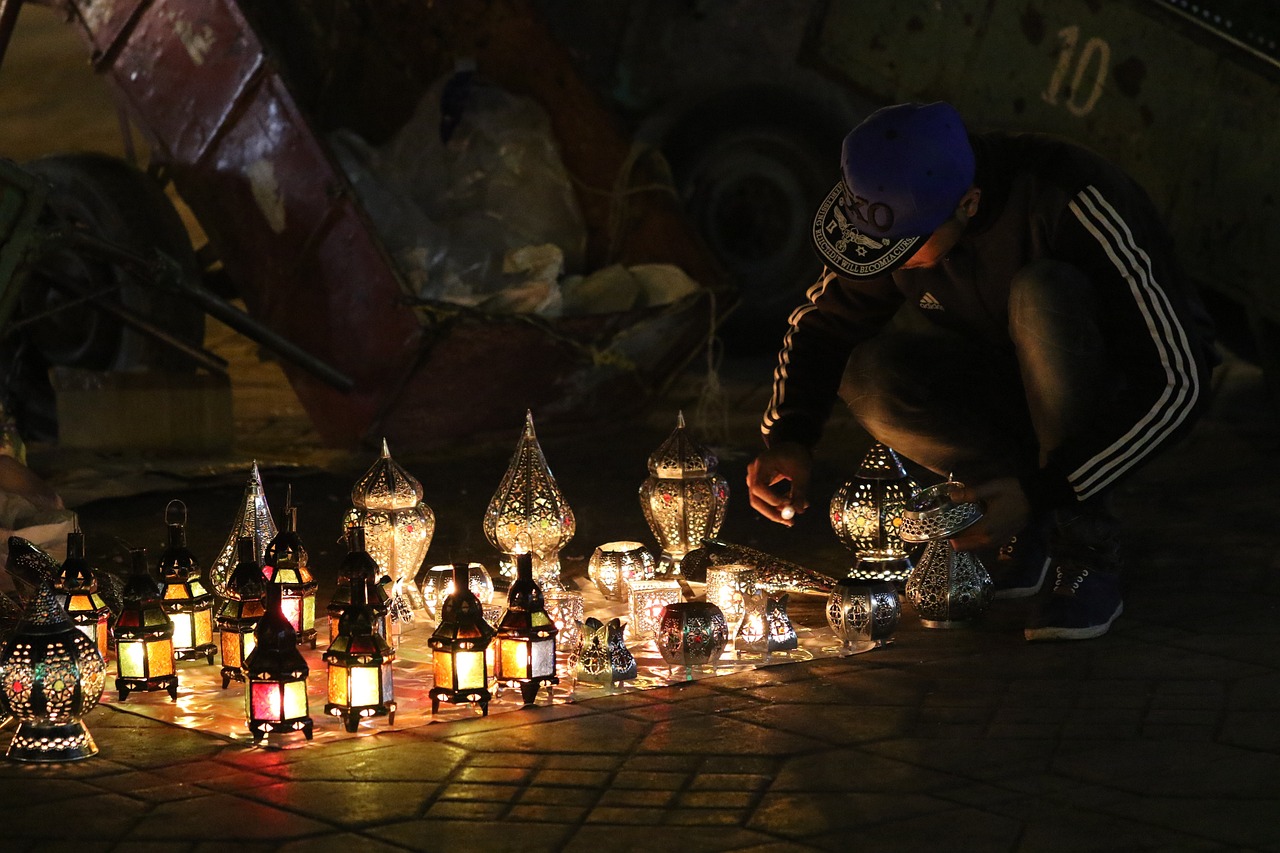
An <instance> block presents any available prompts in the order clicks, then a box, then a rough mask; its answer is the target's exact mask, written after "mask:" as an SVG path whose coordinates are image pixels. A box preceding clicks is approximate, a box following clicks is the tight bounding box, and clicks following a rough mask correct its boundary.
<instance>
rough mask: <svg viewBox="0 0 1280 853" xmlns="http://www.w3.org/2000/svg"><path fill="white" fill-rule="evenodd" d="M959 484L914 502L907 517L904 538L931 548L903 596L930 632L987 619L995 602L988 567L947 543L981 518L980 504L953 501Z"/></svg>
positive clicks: (947, 484)
mask: <svg viewBox="0 0 1280 853" xmlns="http://www.w3.org/2000/svg"><path fill="white" fill-rule="evenodd" d="M959 486H960V484H959V483H956V482H954V481H951V480H948V481H947V482H945V483H939V484H938V485H936V486H931V487H930V488H927V489H924V490H923V491H920V492H917V493H916V494H915V495H914V496H912V498H911V500H910V501H909V502H908V503H907V508H906V510H905V512H904V513H903V530H902V538H903V539H904V540H905V541H907V542H924V541H928V542H929V545H928V546H927V547H926V548H925V550H924V553H923V554H922V555H921V556H920V561H919V563H917V565H916V567H915V569H914V570H913V571H912V572H911V577H910V579H908V580H907V586H906V589H904V590H903V593H904V594H905V596H906V598H907V600H908V601H910V602H911V605H912V607H914V608H915V611H916V613H917V614H918V615H919V616H920V621H921V623H922V624H923V625H924V626H925V627H926V628H951V627H955V626H957V625H963V624H966V623H968V622H969V621H970V620H972V619H974V618H976V617H978V616H980V615H982V613H984V612H985V611H986V609H987V608H988V607H990V606H991V601H992V599H993V598H995V588H994V585H993V584H992V581H991V575H990V574H989V573H988V572H987V568H986V566H984V565H983V564H982V561H981V560H979V559H978V558H977V557H976V556H975V555H973V554H971V553H969V552H968V551H957V550H956V549H955V548H952V547H951V543H950V542H949V541H948V540H949V539H950V538H951V537H953V536H955V535H956V534H957V533H959V532H960V531H961V530H964V529H965V528H966V527H968V526H969V525H971V524H973V523H974V522H976V521H977V520H978V519H980V518H982V510H981V508H980V507H979V506H978V505H977V504H975V503H960V502H957V501H956V500H954V499H953V498H952V497H951V493H952V491H953V490H954V489H956V488H958V487H959Z"/></svg>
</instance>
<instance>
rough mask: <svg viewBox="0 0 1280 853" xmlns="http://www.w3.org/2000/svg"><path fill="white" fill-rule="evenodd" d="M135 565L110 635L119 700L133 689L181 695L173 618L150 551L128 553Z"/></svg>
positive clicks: (123, 698)
mask: <svg viewBox="0 0 1280 853" xmlns="http://www.w3.org/2000/svg"><path fill="white" fill-rule="evenodd" d="M129 557H130V560H131V561H132V568H131V570H130V573H129V577H128V579H127V580H126V582H125V586H124V603H123V606H122V607H121V608H120V615H119V616H117V617H116V624H115V625H114V626H113V627H112V628H111V635H112V636H113V637H114V638H115V641H116V690H118V691H119V692H120V701H122V702H123V701H124V700H125V698H126V697H127V696H128V695H129V694H130V693H132V692H133V691H139V692H150V691H154V690H166V691H168V693H169V698H171V699H177V698H178V676H177V674H176V672H175V671H174V663H173V620H172V619H170V618H169V614H168V613H166V612H165V609H164V604H163V603H162V601H161V598H160V586H159V584H157V583H156V581H155V578H153V577H152V576H151V572H150V571H148V569H147V552H146V550H144V549H142V548H135V549H133V550H131V551H130V552H129Z"/></svg>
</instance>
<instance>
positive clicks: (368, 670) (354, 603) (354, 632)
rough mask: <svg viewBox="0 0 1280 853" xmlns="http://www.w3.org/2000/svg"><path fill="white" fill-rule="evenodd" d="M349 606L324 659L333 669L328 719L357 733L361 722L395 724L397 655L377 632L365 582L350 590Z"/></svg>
mask: <svg viewBox="0 0 1280 853" xmlns="http://www.w3.org/2000/svg"><path fill="white" fill-rule="evenodd" d="M348 596H349V598H350V602H349V604H348V605H347V607H346V608H345V609H344V610H343V611H342V616H341V617H340V619H339V622H340V624H339V625H338V636H336V637H334V639H333V642H331V643H330V644H329V650H328V651H326V652H325V653H324V662H325V663H326V664H328V666H329V701H328V702H327V703H326V704H325V706H324V711H325V713H326V714H332V715H333V716H335V717H341V718H342V721H343V723H344V724H345V727H346V730H347V731H349V732H354V731H355V730H356V729H357V728H358V727H359V725H360V721H361V720H364V719H369V718H371V717H376V716H383V715H385V716H386V717H387V722H389V723H393V724H394V723H395V721H396V702H395V679H394V675H393V673H392V669H391V663H392V661H394V660H395V657H396V654H395V652H394V651H393V650H392V649H391V646H390V644H389V643H387V641H386V639H385V638H384V637H383V636H382V635H381V634H380V633H379V632H378V623H379V621H380V616H379V614H378V612H377V610H375V609H374V608H373V606H372V605H370V604H369V591H368V587H367V586H366V585H365V584H364V582H363V581H362V580H360V579H358V578H357V579H355V580H354V581H352V582H351V583H350V585H349V591H348Z"/></svg>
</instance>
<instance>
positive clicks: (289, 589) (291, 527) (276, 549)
mask: <svg viewBox="0 0 1280 853" xmlns="http://www.w3.org/2000/svg"><path fill="white" fill-rule="evenodd" d="M264 560H265V565H264V566H263V572H264V573H265V574H266V576H267V583H273V584H276V585H278V586H279V587H280V607H281V610H282V611H283V613H284V618H286V619H288V620H289V624H290V625H292V626H293V630H294V633H296V634H297V635H298V644H299V645H301V644H302V643H310V644H311V648H313V649H314V648H315V647H316V590H317V589H318V588H319V584H318V583H316V580H315V578H314V577H312V575H311V568H310V566H309V565H308V556H307V549H306V547H305V546H304V545H303V544H302V538H301V537H300V536H298V508H297V507H296V506H294V505H293V487H292V486H290V487H289V492H288V498H287V499H286V500H285V507H284V529H283V530H281V531H280V532H279V533H278V534H276V538H275V539H272V540H271V542H270V543H268V544H267V550H266V556H265V557H264Z"/></svg>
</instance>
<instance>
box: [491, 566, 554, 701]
mask: <svg viewBox="0 0 1280 853" xmlns="http://www.w3.org/2000/svg"><path fill="white" fill-rule="evenodd" d="M497 629H498V631H497V634H496V636H495V640H494V642H495V651H494V678H495V680H497V681H498V682H500V683H504V684H510V685H515V686H518V687H519V688H520V696H521V698H522V699H523V700H524V704H526V705H532V704H533V701H534V699H536V698H537V696H538V688H539V687H541V686H542V685H543V684H545V685H547V694H548V696H550V695H551V693H552V689H553V687H554V685H556V684H559V683H560V679H559V678H557V677H556V634H557V631H556V624H555V622H553V621H551V617H550V616H549V615H548V614H547V611H546V608H545V607H544V606H543V603H542V587H540V586H538V584H537V582H536V581H535V580H534V579H533V555H531V554H517V555H516V579H515V581H514V582H513V583H512V584H511V590H510V592H508V593H507V609H506V611H505V612H504V613H503V614H502V618H501V619H500V620H499V621H498V625H497Z"/></svg>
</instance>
